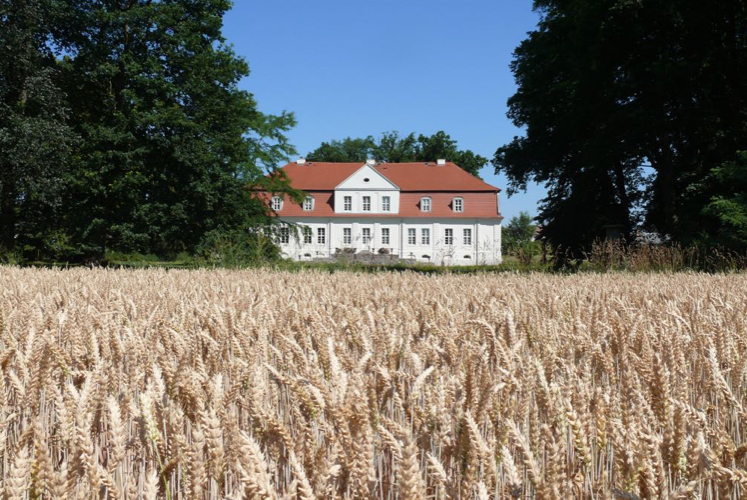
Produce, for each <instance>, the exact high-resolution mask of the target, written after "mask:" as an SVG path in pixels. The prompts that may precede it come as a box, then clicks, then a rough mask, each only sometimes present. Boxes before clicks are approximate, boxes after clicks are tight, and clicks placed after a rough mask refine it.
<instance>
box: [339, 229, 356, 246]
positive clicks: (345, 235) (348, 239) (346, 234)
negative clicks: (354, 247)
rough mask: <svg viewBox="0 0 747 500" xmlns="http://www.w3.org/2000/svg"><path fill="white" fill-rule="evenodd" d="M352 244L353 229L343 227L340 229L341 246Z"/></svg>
mask: <svg viewBox="0 0 747 500" xmlns="http://www.w3.org/2000/svg"><path fill="white" fill-rule="evenodd" d="M352 243H353V228H352V227H343V228H342V244H343V245H351V244H352Z"/></svg>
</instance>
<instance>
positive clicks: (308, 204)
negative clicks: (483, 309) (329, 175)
mask: <svg viewBox="0 0 747 500" xmlns="http://www.w3.org/2000/svg"><path fill="white" fill-rule="evenodd" d="M303 209H304V210H306V211H307V212H308V211H309V210H314V198H312V197H311V196H309V197H307V198H306V199H304V200H303Z"/></svg>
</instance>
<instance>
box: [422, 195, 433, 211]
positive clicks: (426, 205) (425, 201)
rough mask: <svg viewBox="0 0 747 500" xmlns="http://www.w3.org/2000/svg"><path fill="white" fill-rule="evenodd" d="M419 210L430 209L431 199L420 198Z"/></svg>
mask: <svg viewBox="0 0 747 500" xmlns="http://www.w3.org/2000/svg"><path fill="white" fill-rule="evenodd" d="M420 211H421V212H430V211H431V199H430V198H420Z"/></svg>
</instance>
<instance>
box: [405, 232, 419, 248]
mask: <svg viewBox="0 0 747 500" xmlns="http://www.w3.org/2000/svg"><path fill="white" fill-rule="evenodd" d="M415 238H417V236H416V235H415V229H408V230H407V244H408V245H415V244H416V243H417V241H416V239H415Z"/></svg>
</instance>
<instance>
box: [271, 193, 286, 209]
mask: <svg viewBox="0 0 747 500" xmlns="http://www.w3.org/2000/svg"><path fill="white" fill-rule="evenodd" d="M270 206H271V207H272V209H273V210H274V211H276V212H279V211H281V210H282V209H283V199H282V198H281V197H280V196H273V197H272V202H271V203H270Z"/></svg>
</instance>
